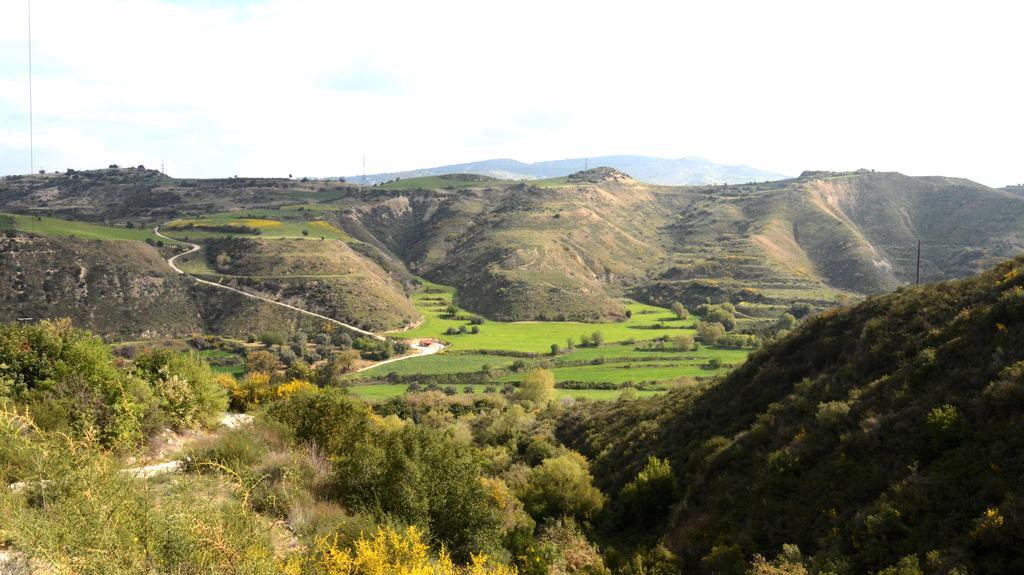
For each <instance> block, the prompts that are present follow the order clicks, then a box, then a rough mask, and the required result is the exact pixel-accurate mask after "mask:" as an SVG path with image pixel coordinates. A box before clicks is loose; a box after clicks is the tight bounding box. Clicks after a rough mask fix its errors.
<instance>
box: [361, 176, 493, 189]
mask: <svg viewBox="0 0 1024 575" xmlns="http://www.w3.org/2000/svg"><path fill="white" fill-rule="evenodd" d="M459 175H460V174H453V176H454V177H444V176H424V177H422V178H407V179H404V180H398V181H395V182H388V183H386V184H381V185H380V187H381V188H384V189H386V190H414V189H417V188H425V189H437V188H477V187H481V186H489V185H494V184H502V183H508V182H507V181H505V180H498V179H495V178H489V177H487V176H471V177H469V178H468V179H462V178H459V177H458V176H459Z"/></svg>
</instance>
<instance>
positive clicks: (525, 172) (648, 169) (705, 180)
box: [345, 156, 785, 185]
mask: <svg viewBox="0 0 1024 575" xmlns="http://www.w3.org/2000/svg"><path fill="white" fill-rule="evenodd" d="M586 165H591V166H610V167H612V168H615V169H617V170H620V171H622V172H626V173H628V174H632V175H633V176H634V177H636V178H637V179H640V180H643V181H645V182H651V183H654V184H663V185H690V184H738V183H744V182H762V181H767V180H781V179H784V178H785V176H782V175H780V174H776V173H772V172H768V171H765V170H759V169H756V168H751V167H749V166H742V165H732V166H729V165H724V164H716V163H714V162H711V161H709V160H705V159H703V158H655V157H651V156H598V157H595V158H570V159H566V160H551V161H546V162H534V163H526V162H520V161H518V160H510V159H495V160H483V161H480V162H468V163H464V164H451V165H447V166H438V167H434V168H421V169H417V170H406V171H403V172H385V173H379V174H367V175H366V176H348V177H346V178H345V179H346V180H347V181H349V182H353V183H357V184H362V185H373V184H377V183H383V182H388V181H391V180H394V179H395V178H401V179H409V178H421V177H425V176H439V175H444V174H480V175H484V176H490V177H493V178H500V179H503V180H534V179H545V178H558V177H564V176H567V175H569V174H571V173H573V172H578V171H580V170H581V169H584V167H585V166H586Z"/></svg>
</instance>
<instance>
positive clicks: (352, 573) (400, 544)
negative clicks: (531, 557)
mask: <svg viewBox="0 0 1024 575" xmlns="http://www.w3.org/2000/svg"><path fill="white" fill-rule="evenodd" d="M282 572H283V573H285V575H299V574H302V573H323V574H324V575H516V570H515V569H514V568H512V567H506V566H504V565H500V564H492V563H490V560H489V559H488V558H487V556H486V555H483V554H480V555H473V556H472V559H471V562H470V564H469V565H466V566H458V565H456V564H455V563H453V562H452V559H451V557H450V556H449V555H448V552H447V551H445V550H444V548H442V549H441V552H440V553H439V554H438V556H437V558H433V557H431V556H430V554H429V549H428V548H427V545H426V544H425V543H424V542H423V534H422V533H421V532H420V530H419V529H417V528H416V527H409V528H408V529H406V530H405V531H404V532H399V531H396V530H395V529H393V528H390V527H387V528H381V529H379V530H378V531H377V532H376V533H375V534H374V535H373V537H372V538H369V539H368V538H366V537H363V536H360V538H359V539H358V540H357V541H356V542H355V545H353V546H352V548H350V549H339V548H338V546H337V542H336V541H327V540H321V541H320V543H319V548H318V549H317V551H316V553H314V554H313V555H312V556H307V557H293V558H291V559H289V560H288V562H287V563H286V564H285V565H284V566H283V569H282Z"/></svg>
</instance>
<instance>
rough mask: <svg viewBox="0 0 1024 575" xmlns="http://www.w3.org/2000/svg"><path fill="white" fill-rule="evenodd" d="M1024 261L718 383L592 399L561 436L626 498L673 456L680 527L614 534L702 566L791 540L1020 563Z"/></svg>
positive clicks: (848, 561) (807, 331) (852, 321)
mask: <svg viewBox="0 0 1024 575" xmlns="http://www.w3.org/2000/svg"><path fill="white" fill-rule="evenodd" d="M1022 272H1024V258H1018V259H1016V260H1013V261H1010V262H1007V263H1004V264H1001V265H999V266H997V267H995V268H994V269H993V270H991V271H988V272H986V273H984V274H982V275H981V276H979V277H974V278H970V279H967V280H960V281H953V282H949V283H941V284H935V285H929V286H921V287H910V288H902V289H900V290H899V291H897V292H895V293H891V294H887V295H883V296H878V297H874V298H870V299H868V300H867V301H865V302H863V303H861V304H860V305H857V306H855V307H852V308H844V309H840V310H833V311H829V312H825V313H823V314H820V315H818V316H817V317H815V318H813V319H812V320H810V321H808V322H807V323H805V324H804V325H803V326H802V327H801V328H800V329H798V330H797V331H796V332H795V333H793V334H791V335H790V336H789V337H786V338H784V339H782V340H781V341H778V342H776V343H775V344H774V345H771V346H769V347H768V348H766V349H762V350H760V351H759V352H757V353H755V354H753V355H751V357H750V359H749V360H748V361H747V362H746V363H745V364H744V365H743V366H741V367H740V368H738V369H737V370H735V371H734V372H732V373H731V374H730V375H729V376H727V377H726V378H725V379H724V380H723V381H722V382H720V383H718V384H717V385H712V386H710V387H707V388H706V389H703V390H697V391H694V390H682V391H677V392H673V393H671V394H669V395H668V396H666V397H664V398H660V399H656V400H652V401H648V402H642V403H633V404H630V403H628V402H620V403H618V404H614V405H613V404H609V405H605V406H601V407H599V408H598V409H596V410H595V409H594V408H593V407H591V406H587V407H586V408H584V409H581V410H578V411H577V412H576V413H574V414H571V415H570V416H568V417H567V418H566V419H565V420H564V422H563V425H562V427H561V430H560V436H561V437H562V438H563V439H564V440H565V441H567V442H568V443H569V444H570V445H571V446H573V447H574V448H576V449H579V450H581V451H583V452H584V453H586V454H588V455H591V456H593V457H595V459H596V461H595V466H594V470H595V475H596V476H597V477H598V479H599V483H600V484H601V485H602V487H603V488H605V489H607V490H608V491H609V492H611V493H618V492H620V490H621V489H622V486H623V485H624V484H626V483H627V482H628V481H629V480H630V479H631V478H632V477H633V476H634V475H635V474H636V473H637V471H638V470H639V469H640V468H641V467H642V466H643V465H644V464H645V462H646V461H647V458H648V457H649V456H651V455H655V456H658V457H663V458H667V460H668V461H669V462H670V463H671V467H672V470H673V472H674V474H675V476H676V478H677V480H678V484H679V486H680V487H681V489H680V491H679V492H678V496H677V497H676V498H675V499H672V498H669V499H668V500H666V501H664V502H662V504H661V507H660V508H661V509H662V510H664V511H669V514H668V515H667V516H666V520H665V522H664V523H662V524H661V525H660V526H651V525H647V526H643V525H638V524H631V523H630V522H629V521H628V520H627V521H624V522H620V523H619V524H618V525H617V526H614V527H612V531H630V530H639V531H640V532H643V533H646V534H647V536H649V537H654V538H655V539H659V540H661V541H664V542H665V543H667V544H668V546H669V547H670V548H671V549H672V550H673V551H675V552H676V553H677V554H679V556H680V557H681V558H682V559H684V561H685V562H686V569H685V571H686V572H688V573H712V572H714V573H743V572H746V567H745V565H746V562H747V561H749V559H750V558H751V556H752V555H753V554H755V553H757V554H762V555H764V556H767V557H773V556H776V555H777V554H781V553H782V552H783V545H788V544H793V545H796V546H798V547H799V550H800V551H802V552H803V554H802V556H800V557H797V558H796V559H795V561H797V562H803V563H804V564H805V566H806V567H811V568H813V572H838V573H868V572H872V573H873V572H877V571H878V570H881V569H883V568H886V567H889V566H895V565H897V564H900V565H904V566H905V567H906V568H908V569H909V566H910V565H918V564H920V565H922V566H923V567H924V568H925V572H935V573H953V572H959V573H968V572H969V573H1019V572H1020V571H1021V570H1022V569H1024V560H1022V556H1021V554H1020V553H1019V548H1020V547H1019V546H1020V544H1021V542H1022V541H1024V513H1022V508H1021V502H1022V496H1024V483H1022V481H1021V478H1022V477H1024V457H1022V453H1024V450H1022V448H1024V443H1022V438H1024V427H1022V425H1024V419H1022V418H1021V415H1022V413H1024V345H1022V342H1024V273H1022ZM614 499H615V497H614V496H613V501H614ZM669 507H671V510H669ZM786 555H787V556H788V557H789V558H790V559H793V556H794V555H798V556H799V555H800V553H799V552H794V550H793V549H792V548H790V550H789V551H788V552H786ZM765 572H767V571H765ZM779 572H782V571H779ZM786 572H806V571H786ZM892 572H894V573H895V572H897V571H892ZM898 572H900V573H905V572H906V573H909V572H921V571H903V570H901V571H898Z"/></svg>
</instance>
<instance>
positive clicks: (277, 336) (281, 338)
mask: <svg viewBox="0 0 1024 575" xmlns="http://www.w3.org/2000/svg"><path fill="white" fill-rule="evenodd" d="M285 341H287V338H285V335H284V334H283V333H281V332H279V331H267V332H263V333H262V334H260V343H262V344H263V345H265V346H267V347H270V346H272V345H284V342H285Z"/></svg>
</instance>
